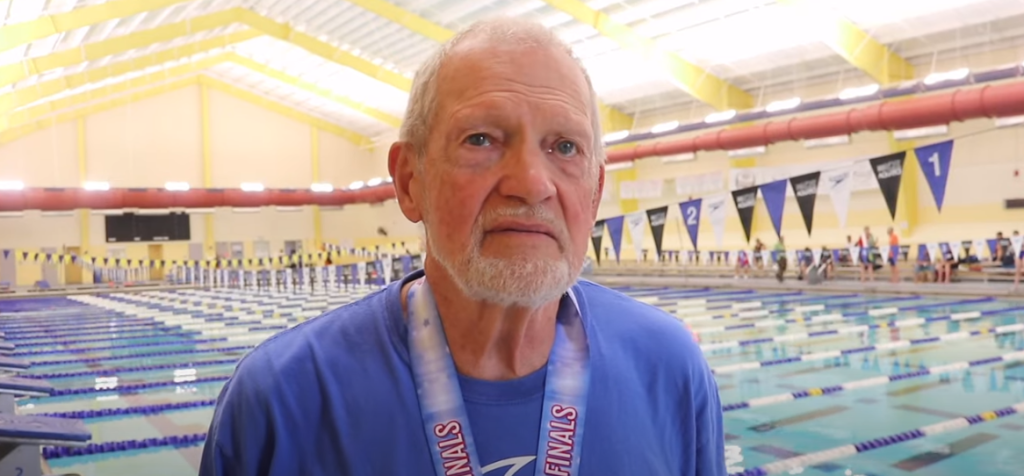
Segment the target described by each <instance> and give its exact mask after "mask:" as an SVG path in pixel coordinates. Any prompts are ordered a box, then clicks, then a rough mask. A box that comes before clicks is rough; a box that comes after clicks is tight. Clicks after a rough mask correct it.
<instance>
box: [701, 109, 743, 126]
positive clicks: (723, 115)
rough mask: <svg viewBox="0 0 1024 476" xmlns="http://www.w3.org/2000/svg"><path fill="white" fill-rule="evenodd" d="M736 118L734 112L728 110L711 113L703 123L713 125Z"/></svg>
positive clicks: (733, 110)
mask: <svg viewBox="0 0 1024 476" xmlns="http://www.w3.org/2000/svg"><path fill="white" fill-rule="evenodd" d="M734 117H736V110H735V109H729V110H728V111H721V112H712V113H711V114H708V115H707V117H705V118H704V122H706V123H708V124H714V123H716V122H725V121H728V120H731V119H732V118H734Z"/></svg>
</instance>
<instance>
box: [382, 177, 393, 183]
mask: <svg viewBox="0 0 1024 476" xmlns="http://www.w3.org/2000/svg"><path fill="white" fill-rule="evenodd" d="M393 180H394V179H392V178H391V176H388V177H385V178H384V181H385V182H387V183H391V182H392V181H393Z"/></svg>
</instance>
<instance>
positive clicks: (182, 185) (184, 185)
mask: <svg viewBox="0 0 1024 476" xmlns="http://www.w3.org/2000/svg"><path fill="white" fill-rule="evenodd" d="M164 189H166V190H168V191H170V192H187V191H188V189H189V186H188V182H167V183H165V184H164Z"/></svg>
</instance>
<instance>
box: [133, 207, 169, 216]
mask: <svg viewBox="0 0 1024 476" xmlns="http://www.w3.org/2000/svg"><path fill="white" fill-rule="evenodd" d="M169 213H171V210H170V209H167V208H140V209H139V210H138V211H136V212H135V214H137V215H167V214H169Z"/></svg>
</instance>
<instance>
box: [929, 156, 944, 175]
mask: <svg viewBox="0 0 1024 476" xmlns="http://www.w3.org/2000/svg"><path fill="white" fill-rule="evenodd" d="M928 162H929V163H930V164H932V168H933V169H934V171H935V173H934V175H935V176H936V177H941V176H942V168H941V167H940V165H939V153H938V152H936V153H934V154H932V155H931V157H928Z"/></svg>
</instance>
